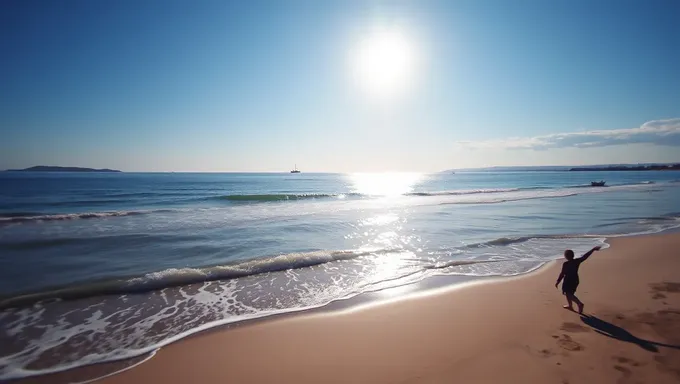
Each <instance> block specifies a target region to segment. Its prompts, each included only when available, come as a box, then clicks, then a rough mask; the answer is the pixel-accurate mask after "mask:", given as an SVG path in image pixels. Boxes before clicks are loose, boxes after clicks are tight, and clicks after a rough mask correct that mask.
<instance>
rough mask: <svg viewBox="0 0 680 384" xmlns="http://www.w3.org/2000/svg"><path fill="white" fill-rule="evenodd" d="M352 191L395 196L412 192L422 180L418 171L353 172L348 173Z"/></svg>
mask: <svg viewBox="0 0 680 384" xmlns="http://www.w3.org/2000/svg"><path fill="white" fill-rule="evenodd" d="M348 177H349V182H350V184H351V186H352V192H354V193H360V194H363V195H369V196H384V197H395V196H400V195H403V194H406V193H411V192H413V188H414V187H415V186H416V185H417V184H418V183H419V182H421V181H422V180H423V175H422V174H420V173H398V172H385V173H355V174H351V175H348Z"/></svg>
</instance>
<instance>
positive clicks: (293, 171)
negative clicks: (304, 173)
mask: <svg viewBox="0 0 680 384" xmlns="http://www.w3.org/2000/svg"><path fill="white" fill-rule="evenodd" d="M290 173H300V171H299V170H298V169H297V164H295V168H294V169H293V170H292V171H290Z"/></svg>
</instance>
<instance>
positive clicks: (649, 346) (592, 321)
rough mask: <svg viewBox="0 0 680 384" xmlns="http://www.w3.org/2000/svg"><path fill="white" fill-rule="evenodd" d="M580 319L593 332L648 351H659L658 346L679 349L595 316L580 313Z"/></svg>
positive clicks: (676, 346)
mask: <svg viewBox="0 0 680 384" xmlns="http://www.w3.org/2000/svg"><path fill="white" fill-rule="evenodd" d="M581 321H582V322H583V323H584V324H586V325H588V326H590V327H591V328H593V329H594V330H595V332H597V333H599V334H601V335H605V336H608V337H611V338H613V339H617V340H621V341H625V342H628V343H633V344H637V345H639V346H640V348H643V349H645V350H647V351H650V352H655V353H656V352H659V348H657V347H666V348H674V349H680V346H678V345H671V344H664V343H659V342H656V341H650V340H644V339H640V338H639V337H635V336H633V334H631V333H630V332H628V331H626V330H625V329H623V328H621V327H618V326H616V325H614V324H612V323H609V322H606V321H604V320H602V319H599V318H597V317H595V316H590V315H581Z"/></svg>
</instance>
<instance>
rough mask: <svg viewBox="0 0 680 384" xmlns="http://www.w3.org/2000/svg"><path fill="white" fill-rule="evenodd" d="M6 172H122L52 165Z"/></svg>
mask: <svg viewBox="0 0 680 384" xmlns="http://www.w3.org/2000/svg"><path fill="white" fill-rule="evenodd" d="M5 172H121V171H118V170H116V169H106V168H105V169H94V168H82V167H56V166H52V165H37V166H35V167H30V168H24V169H8V170H7V171H5Z"/></svg>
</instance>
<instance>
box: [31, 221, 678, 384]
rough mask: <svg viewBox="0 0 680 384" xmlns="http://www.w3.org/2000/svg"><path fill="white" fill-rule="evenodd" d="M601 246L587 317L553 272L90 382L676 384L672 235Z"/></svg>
mask: <svg viewBox="0 0 680 384" xmlns="http://www.w3.org/2000/svg"><path fill="white" fill-rule="evenodd" d="M609 243H610V244H611V247H610V248H608V249H605V250H602V251H600V252H597V253H595V254H594V255H593V256H592V257H591V258H590V260H588V261H587V262H586V263H584V264H583V265H582V266H581V270H580V275H581V285H580V286H579V290H578V292H577V294H578V296H579V297H580V298H581V300H582V301H584V302H585V304H586V307H585V315H584V316H579V315H578V314H577V313H574V312H571V311H568V310H566V309H563V308H562V305H563V304H564V298H563V296H562V295H561V292H560V291H559V290H558V289H555V287H554V284H555V279H556V277H557V275H558V272H559V268H560V262H554V263H551V264H550V265H548V266H546V267H544V268H542V269H541V270H539V271H538V272H535V273H532V274H529V275H526V276H521V277H517V278H506V279H497V280H493V281H488V280H487V281H485V282H483V283H473V284H468V285H465V286H463V287H459V288H455V289H447V290H444V291H438V292H435V293H429V294H426V295H418V296H414V297H411V298H407V299H404V300H398V301H393V302H389V303H384V304H378V305H372V306H368V307H362V308H359V309H354V310H345V311H339V312H330V313H328V312H313V313H311V314H303V315H294V316H285V317H283V318H279V319H276V320H272V321H263V322H257V323H255V324H251V325H245V326H240V327H234V328H232V329H225V330H218V331H212V332H206V333H204V334H201V335H198V336H196V337H191V338H189V339H186V340H183V341H180V342H177V343H175V344H172V345H170V346H168V347H166V348H163V349H162V350H160V351H158V353H157V354H156V355H155V356H154V357H153V358H152V359H150V360H149V361H147V362H146V363H143V364H141V365H139V366H137V367H135V368H133V369H130V370H128V371H125V372H122V373H120V374H118V375H114V376H111V377H108V378H105V379H103V380H100V381H98V382H101V383H107V384H118V383H148V382H153V383H189V382H196V383H223V382H232V383H319V382H324V383H444V382H447V383H448V382H464V383H577V382H597V383H652V382H653V383H677V382H679V381H680V272H679V271H680V252H679V251H678V249H680V234H664V235H653V236H642V237H629V238H616V239H612V240H610V241H609ZM236 346H237V347H236ZM40 379H42V380H40V381H43V380H45V379H48V380H49V377H43V378H40Z"/></svg>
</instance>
